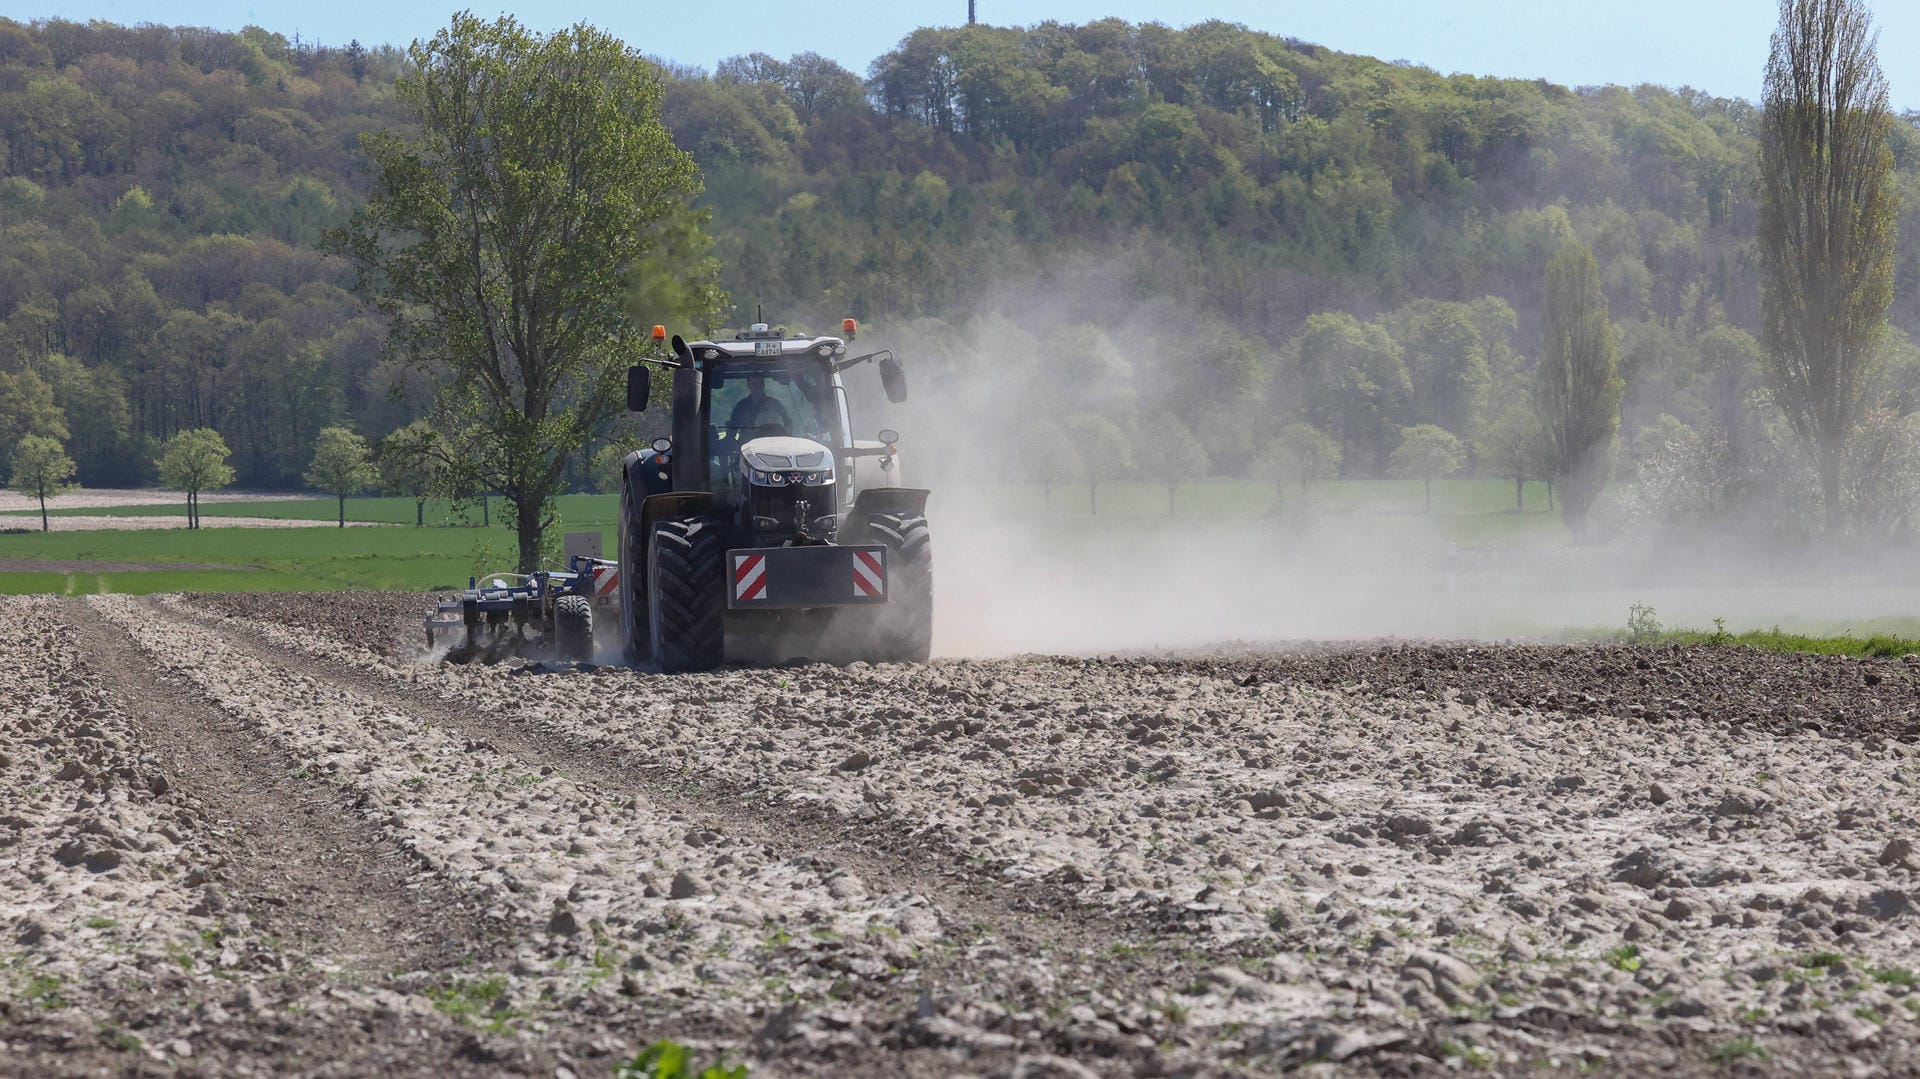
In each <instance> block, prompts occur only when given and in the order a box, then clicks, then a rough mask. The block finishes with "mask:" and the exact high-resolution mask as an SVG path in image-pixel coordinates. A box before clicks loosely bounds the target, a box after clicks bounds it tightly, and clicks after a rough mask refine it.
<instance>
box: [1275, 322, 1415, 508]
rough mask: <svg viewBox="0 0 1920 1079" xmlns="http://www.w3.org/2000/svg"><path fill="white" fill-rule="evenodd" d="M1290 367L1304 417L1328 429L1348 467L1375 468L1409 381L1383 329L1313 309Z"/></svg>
mask: <svg viewBox="0 0 1920 1079" xmlns="http://www.w3.org/2000/svg"><path fill="white" fill-rule="evenodd" d="M1295 345H1296V346H1297V356H1298V364H1297V367H1296V369H1295V371H1294V372H1293V377H1294V380H1295V383H1296V387H1297V389H1298V391H1299V393H1300V395H1301V398H1302V406H1303V408H1302V411H1303V412H1304V413H1305V415H1306V418H1307V420H1308V422H1310V423H1312V424H1313V425H1314V426H1315V427H1318V428H1319V429H1321V430H1323V431H1329V432H1333V433H1334V436H1335V438H1336V439H1337V440H1338V441H1339V443H1340V455H1341V459H1342V460H1343V461H1344V462H1345V463H1346V465H1347V467H1348V468H1349V469H1352V468H1355V467H1356V466H1363V467H1365V468H1367V469H1369V470H1372V471H1375V472H1376V473H1377V471H1378V469H1379V467H1380V466H1381V465H1384V464H1385V463H1386V458H1387V454H1388V441H1387V440H1388V439H1389V438H1390V437H1391V436H1392V434H1393V432H1395V431H1397V430H1398V429H1399V428H1398V425H1397V424H1396V423H1395V420H1396V419H1397V418H1399V416H1400V414H1401V411H1402V410H1403V408H1404V407H1405V405H1406V401H1407V398H1408V396H1409V395H1410V394H1411V393H1412V392H1413V383H1412V381H1411V379H1410V378H1409V377H1408V375H1407V367H1406V364H1405V363H1404V362H1403V360H1402V356H1401V351H1400V346H1399V345H1397V344H1395V343H1394V340H1393V338H1392V337H1389V336H1388V335H1387V331H1386V330H1384V329H1382V328H1380V327H1379V326H1378V325H1376V324H1374V323H1371V322H1361V321H1360V320H1359V319H1356V318H1354V317H1353V316H1352V315H1349V314H1345V313H1343V312H1333V313H1327V314H1318V315H1314V316H1312V317H1310V318H1308V319H1307V321H1306V325H1305V326H1303V327H1302V328H1301V330H1300V335H1299V336H1298V337H1297V338H1296V339H1295Z"/></svg>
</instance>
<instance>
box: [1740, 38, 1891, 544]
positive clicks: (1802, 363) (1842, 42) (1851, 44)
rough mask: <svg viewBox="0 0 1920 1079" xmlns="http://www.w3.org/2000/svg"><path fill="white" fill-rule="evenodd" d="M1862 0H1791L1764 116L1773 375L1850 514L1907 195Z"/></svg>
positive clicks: (1834, 508) (1824, 483) (1765, 250)
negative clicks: (1846, 473)
mask: <svg viewBox="0 0 1920 1079" xmlns="http://www.w3.org/2000/svg"><path fill="white" fill-rule="evenodd" d="M1875 52H1876V50H1875V35H1874V33H1873V31H1872V29H1871V20H1870V17H1869V15H1868V12H1867V8H1866V5H1865V3H1864V2H1862V0H1781V4H1780V26H1779V28H1778V29H1777V30H1775V31H1774V34H1773V51H1772V53H1771V55H1770V56H1769V57H1768V59H1767V74H1766V86H1765V89H1764V91H1763V93H1762V99H1763V106H1764V113H1763V117H1762V121H1761V126H1760V262H1761V273H1762V278H1761V283H1762V297H1763V311H1764V319H1763V323H1762V327H1763V341H1764V344H1765V355H1766V365H1767V376H1768V383H1769V387H1770V388H1771V390H1772V391H1773V398H1774V400H1775V401H1776V402H1777V403H1778V404H1779V405H1780V408H1781V410H1782V411H1783V412H1785V413H1786V415H1787V420H1788V422H1789V423H1791V424H1792V426H1793V430H1794V433H1795V434H1797V435H1798V436H1799V437H1800V439H1801V440H1802V441H1803V442H1804V443H1806V444H1807V446H1808V447H1809V448H1810V449H1811V450H1812V451H1813V456H1814V459H1815V464H1816V466H1817V468H1818V469H1819V472H1820V491H1821V496H1822V500H1823V501H1824V503H1825V508H1826V520H1827V529H1828V531H1829V532H1837V531H1838V530H1839V528H1840V523H1841V497H1842V492H1841V489H1840V487H1841V477H1842V471H1843V468H1844V466H1845V458H1846V443H1847V434H1848V432H1850V431H1852V430H1853V427H1854V425H1855V424H1856V423H1857V422H1858V421H1859V419H1860V413H1861V410H1862V408H1863V407H1864V404H1865V398H1866V395H1865V390H1866V387H1867V385H1868V381H1869V378H1870V376H1871V374H1872V368H1873V364H1874V360H1875V357H1876V354H1877V351H1878V345H1879V342H1880V337H1881V334H1882V333H1883V331H1884V329H1885V326H1886V314H1887V305H1888V304H1889V303H1890V302H1891V300H1892V298H1893V250H1894V241H1895V238H1896V231H1897V222H1896V211H1897V208H1898V201H1899V196H1898V194H1897V193H1896V191H1895V189H1894V182H1893V153H1892V151H1891V149H1890V148H1889V146H1888V139H1889V135H1890V133H1891V129H1892V124H1893V117H1892V113H1891V111H1890V109H1889V107H1888V104H1887V83H1886V79H1885V78H1884V77H1883V76H1882V75H1881V73H1880V61H1879V58H1878V57H1877V56H1876V54H1875Z"/></svg>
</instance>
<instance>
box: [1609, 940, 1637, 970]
mask: <svg viewBox="0 0 1920 1079" xmlns="http://www.w3.org/2000/svg"><path fill="white" fill-rule="evenodd" d="M1607 965H1608V966H1611V967H1612V968H1613V969H1615V970H1624V971H1627V972H1628V973H1632V972H1633V971H1636V970H1639V969H1640V948H1639V946H1638V945H1634V944H1622V945H1620V946H1619V947H1617V948H1609V949H1607Z"/></svg>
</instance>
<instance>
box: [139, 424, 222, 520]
mask: <svg viewBox="0 0 1920 1079" xmlns="http://www.w3.org/2000/svg"><path fill="white" fill-rule="evenodd" d="M231 456H232V453H231V451H229V450H228V449H227V441H226V439H223V438H221V437H220V432H218V431H215V430H213V429H212V428H209V427H194V428H190V429H188V430H185V431H181V432H179V433H177V434H175V435H174V436H173V437H172V438H169V439H167V441H166V444H165V445H163V446H162V447H161V449H160V457H159V459H158V460H156V461H155V462H154V463H155V465H156V466H157V467H158V468H159V470H160V482H161V483H163V484H165V485H166V486H168V487H172V488H173V489H175V490H177V491H184V492H186V495H187V527H188V528H199V527H200V492H202V491H217V490H219V489H220V488H222V487H225V486H226V485H227V484H229V483H232V482H233V467H232V466H231V465H229V464H228V463H227V459H228V458H229V457H231Z"/></svg>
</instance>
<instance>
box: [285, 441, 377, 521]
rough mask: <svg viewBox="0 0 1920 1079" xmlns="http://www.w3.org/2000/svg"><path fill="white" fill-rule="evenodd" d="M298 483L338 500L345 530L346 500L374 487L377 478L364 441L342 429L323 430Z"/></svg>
mask: <svg viewBox="0 0 1920 1079" xmlns="http://www.w3.org/2000/svg"><path fill="white" fill-rule="evenodd" d="M301 479H304V480H306V481H307V485H308V486H310V487H315V488H318V489H320V490H322V491H326V492H328V493H329V494H332V495H333V496H334V497H335V498H338V499H339V500H340V527H341V528H345V527H347V496H348V495H357V494H359V493H360V492H361V491H364V490H366V489H367V488H369V487H371V486H373V484H374V483H375V482H376V481H377V480H378V479H379V474H378V473H376V472H375V471H374V469H373V462H372V461H371V460H370V459H369V458H368V456H367V440H366V439H364V438H361V437H360V436H359V435H358V434H355V433H354V432H353V431H351V430H348V429H347V428H345V427H323V428H321V429H320V436H319V437H318V438H317V439H315V440H314V444H313V461H312V463H310V464H309V465H307V471H306V473H305V474H304V475H303V476H301Z"/></svg>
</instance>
